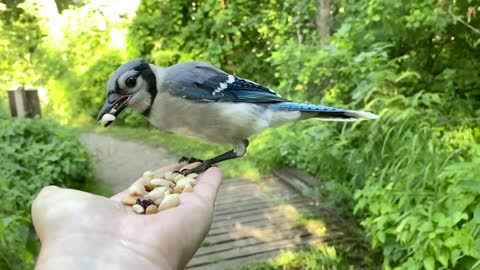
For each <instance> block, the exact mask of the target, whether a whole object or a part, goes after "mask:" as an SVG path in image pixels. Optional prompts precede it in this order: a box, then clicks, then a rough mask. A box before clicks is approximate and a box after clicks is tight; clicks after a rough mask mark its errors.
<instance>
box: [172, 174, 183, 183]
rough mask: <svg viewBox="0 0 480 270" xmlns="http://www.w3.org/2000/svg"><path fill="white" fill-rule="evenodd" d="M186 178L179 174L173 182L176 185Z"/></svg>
mask: <svg viewBox="0 0 480 270" xmlns="http://www.w3.org/2000/svg"><path fill="white" fill-rule="evenodd" d="M184 178H185V176H184V175H182V174H179V175H177V176H175V178H174V179H173V181H174V182H175V183H176V182H178V181H180V180H182V179H184Z"/></svg>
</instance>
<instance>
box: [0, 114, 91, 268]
mask: <svg viewBox="0 0 480 270" xmlns="http://www.w3.org/2000/svg"><path fill="white" fill-rule="evenodd" d="M0 153H2V154H1V155H0V193H1V194H2V212H1V213H0V254H1V255H0V269H31V268H32V267H33V262H34V259H35V256H36V253H37V245H38V242H37V241H36V240H35V237H34V235H33V233H32V230H31V225H32V224H31V217H30V207H31V203H32V200H33V198H34V197H35V196H36V194H37V193H38V192H39V191H40V190H41V188H42V187H45V186H47V185H51V184H53V185H59V186H67V187H71V188H75V187H80V186H82V185H83V184H84V183H85V181H86V180H88V179H90V178H91V177H92V175H91V168H90V160H89V156H88V153H87V152H86V150H85V149H84V148H83V147H82V145H81V144H80V142H79V140H78V138H77V137H76V136H75V135H74V134H73V133H72V132H71V131H70V130H69V129H66V128H64V127H61V126H59V125H57V124H55V123H54V122H52V121H49V120H40V119H16V120H13V119H10V120H0Z"/></svg>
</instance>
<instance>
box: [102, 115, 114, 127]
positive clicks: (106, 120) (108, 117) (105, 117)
mask: <svg viewBox="0 0 480 270" xmlns="http://www.w3.org/2000/svg"><path fill="white" fill-rule="evenodd" d="M113 121H115V115H113V114H109V113H106V114H104V115H103V116H102V119H100V125H102V126H106V125H107V124H108V123H109V122H113Z"/></svg>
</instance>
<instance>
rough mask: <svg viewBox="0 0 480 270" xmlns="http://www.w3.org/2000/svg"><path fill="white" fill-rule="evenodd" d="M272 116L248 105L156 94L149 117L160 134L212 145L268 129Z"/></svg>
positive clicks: (231, 141) (245, 137)
mask: <svg viewBox="0 0 480 270" xmlns="http://www.w3.org/2000/svg"><path fill="white" fill-rule="evenodd" d="M271 118H272V117H271V114H270V113H269V112H268V111H266V110H265V109H264V108H262V107H260V106H257V105H255V104H249V103H222V102H211V103H200V102H193V101H190V100H186V99H183V98H179V97H175V96H172V95H170V94H169V93H166V92H163V93H159V94H158V95H157V97H156V98H155V101H154V104H153V106H152V110H151V113H150V115H149V121H150V123H151V124H152V125H153V126H155V127H157V128H159V129H163V130H167V131H170V132H173V133H176V134H179V135H183V136H186V137H190V138H193V139H198V140H202V141H207V142H213V143H234V142H236V141H238V140H243V139H247V138H249V137H250V136H252V135H254V134H257V133H260V132H261V131H262V130H264V129H265V128H267V127H268V126H269V124H270V121H271Z"/></svg>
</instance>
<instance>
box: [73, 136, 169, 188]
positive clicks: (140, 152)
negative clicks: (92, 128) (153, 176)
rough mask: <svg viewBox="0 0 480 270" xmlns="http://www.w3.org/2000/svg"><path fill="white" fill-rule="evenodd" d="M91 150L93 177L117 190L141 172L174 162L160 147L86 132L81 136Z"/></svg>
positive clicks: (126, 185) (129, 182) (125, 186)
mask: <svg viewBox="0 0 480 270" xmlns="http://www.w3.org/2000/svg"><path fill="white" fill-rule="evenodd" d="M80 139H81V141H82V142H83V144H84V145H85V146H86V147H87V148H88V150H89V151H90V153H91V155H92V158H93V164H94V170H95V176H96V177H97V178H98V179H99V180H101V181H102V182H104V183H105V184H106V185H107V186H109V187H111V188H112V191H113V192H119V191H122V190H124V189H126V188H128V186H129V184H131V183H132V182H133V180H136V179H138V178H139V177H141V176H142V174H143V172H144V171H147V170H153V169H157V168H160V167H162V166H165V165H168V164H172V163H175V162H176V158H175V156H173V155H170V154H169V153H168V152H167V151H166V150H165V149H164V148H162V147H152V146H149V145H144V144H139V143H133V142H128V141H124V140H119V139H116V138H113V137H111V136H108V135H102V134H95V133H85V134H82V136H81V137H80Z"/></svg>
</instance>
